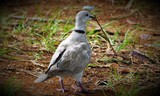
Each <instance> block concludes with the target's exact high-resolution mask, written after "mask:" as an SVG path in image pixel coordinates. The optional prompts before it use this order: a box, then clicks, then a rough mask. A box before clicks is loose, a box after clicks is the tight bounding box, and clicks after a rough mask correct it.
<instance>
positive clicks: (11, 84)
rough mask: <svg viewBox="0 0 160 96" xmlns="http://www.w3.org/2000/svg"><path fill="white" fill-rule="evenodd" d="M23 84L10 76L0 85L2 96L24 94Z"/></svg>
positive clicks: (19, 95)
mask: <svg viewBox="0 0 160 96" xmlns="http://www.w3.org/2000/svg"><path fill="white" fill-rule="evenodd" d="M21 88H22V85H21V83H20V82H18V83H17V79H16V78H15V77H12V78H9V79H8V80H7V81H6V82H5V83H4V84H2V86H0V90H1V91H0V95H1V96H21V95H22V89H21Z"/></svg>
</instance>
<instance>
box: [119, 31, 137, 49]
mask: <svg viewBox="0 0 160 96" xmlns="http://www.w3.org/2000/svg"><path fill="white" fill-rule="evenodd" d="M136 30H137V29H134V30H132V28H130V29H128V30H127V32H126V33H125V37H124V40H123V42H122V43H121V44H120V45H119V46H118V47H117V48H116V51H120V50H121V49H124V48H126V46H128V45H131V44H133V43H134V40H135V39H136V37H135V36H136V35H135V33H134V32H135V31H136Z"/></svg>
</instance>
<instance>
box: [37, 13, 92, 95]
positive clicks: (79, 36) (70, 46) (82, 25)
mask: <svg viewBox="0 0 160 96" xmlns="http://www.w3.org/2000/svg"><path fill="white" fill-rule="evenodd" d="M90 18H91V15H90V13H89V12H88V11H80V12H79V13H78V14H77V16H76V24H75V29H76V30H82V31H84V32H85V31H86V22H87V21H88V20H89V19H90ZM90 59H91V48H90V45H89V43H88V41H87V39H86V33H78V32H76V31H73V32H72V33H71V34H70V35H69V37H68V38H67V39H66V40H64V41H62V42H61V43H60V45H59V46H58V48H57V50H56V51H55V53H54V55H53V56H52V59H51V61H50V64H49V66H48V70H47V71H46V73H44V74H42V75H41V76H39V77H38V78H37V79H36V80H35V83H40V82H43V81H45V80H47V79H49V78H51V77H54V76H59V77H60V80H61V82H62V83H63V78H64V77H66V76H71V77H73V78H74V79H75V80H76V81H77V82H79V83H80V84H81V79H82V75H83V70H84V69H85V67H86V66H87V64H88V63H89V61H90ZM62 85H63V84H62ZM62 89H63V92H64V88H63V87H62ZM82 89H83V88H82Z"/></svg>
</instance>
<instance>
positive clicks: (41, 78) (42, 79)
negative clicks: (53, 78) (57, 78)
mask: <svg viewBox="0 0 160 96" xmlns="http://www.w3.org/2000/svg"><path fill="white" fill-rule="evenodd" d="M47 79H49V76H48V74H42V75H41V76H39V77H38V78H37V79H36V80H35V81H34V83H41V82H43V81H45V80H47Z"/></svg>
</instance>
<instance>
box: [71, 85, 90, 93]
mask: <svg viewBox="0 0 160 96" xmlns="http://www.w3.org/2000/svg"><path fill="white" fill-rule="evenodd" d="M71 87H72V88H73V89H75V91H74V92H75V93H77V92H78V93H90V92H89V91H88V90H86V89H84V88H82V87H79V86H76V85H72V86H71Z"/></svg>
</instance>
